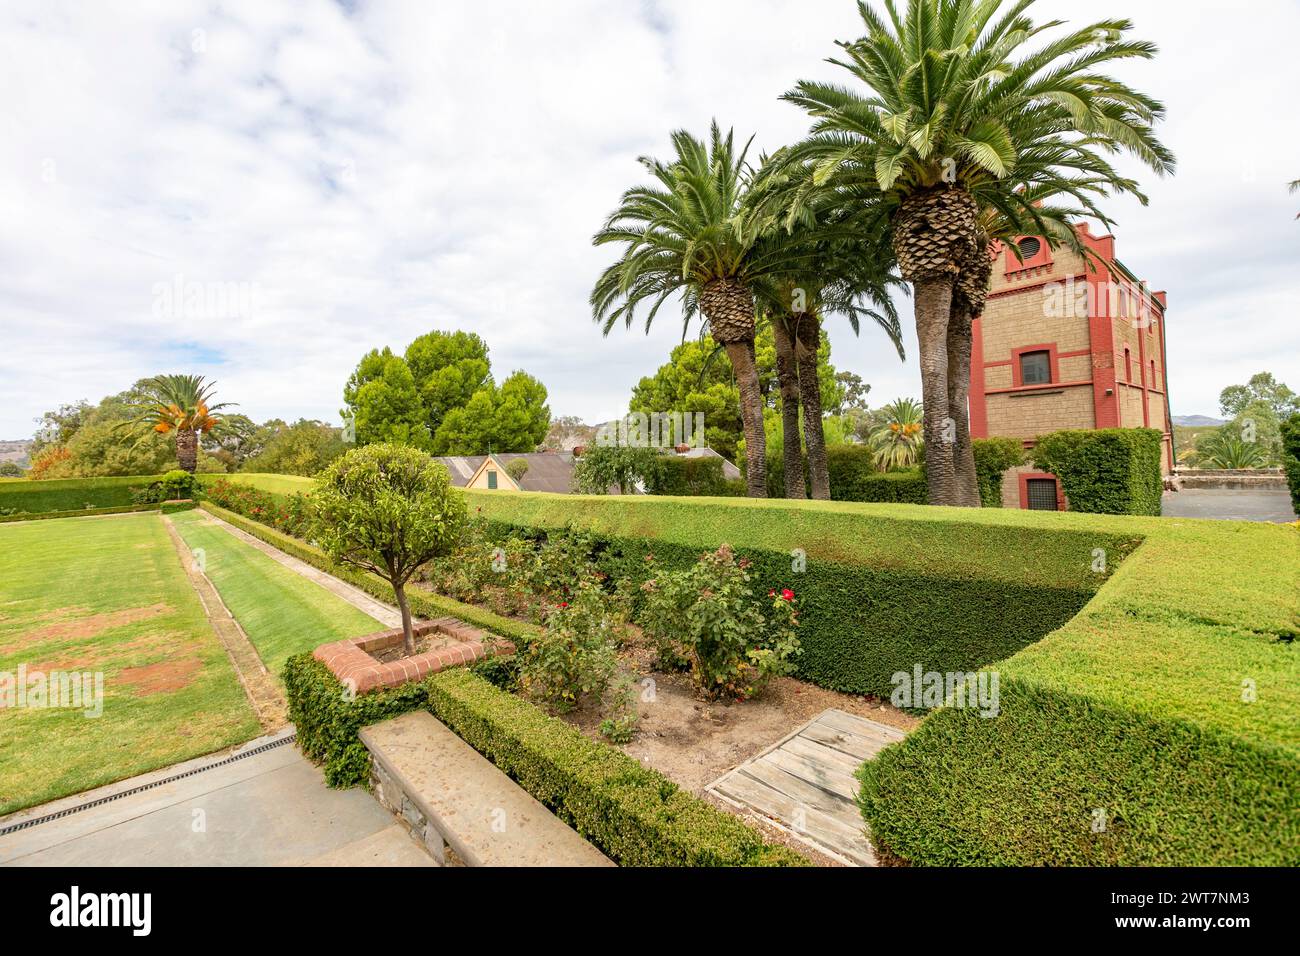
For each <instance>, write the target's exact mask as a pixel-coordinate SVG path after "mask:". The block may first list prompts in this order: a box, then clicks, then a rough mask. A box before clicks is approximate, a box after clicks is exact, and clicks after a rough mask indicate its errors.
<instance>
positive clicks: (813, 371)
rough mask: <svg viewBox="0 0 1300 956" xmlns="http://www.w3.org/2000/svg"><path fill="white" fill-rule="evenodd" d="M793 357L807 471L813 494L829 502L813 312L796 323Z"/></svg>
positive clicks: (817, 332)
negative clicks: (796, 369)
mask: <svg viewBox="0 0 1300 956" xmlns="http://www.w3.org/2000/svg"><path fill="white" fill-rule="evenodd" d="M795 339H796V345H795V356H796V359H797V361H798V366H799V399H800V401H801V402H802V404H803V439H804V444H805V446H807V448H808V473H809V477H810V479H811V484H812V496H813V498H814V499H815V500H817V501H830V499H831V477H830V469H829V467H828V465H827V462H826V436H825V434H824V433H823V431H822V384H821V379H819V378H818V377H817V350H818V349H819V348H821V339H822V329H821V321H820V320H819V319H818V318H817V316H815V315H813V314H812V313H804V314H803V315H802V316H800V321H799V324H798V325H796V326H795Z"/></svg>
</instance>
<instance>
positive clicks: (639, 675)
mask: <svg viewBox="0 0 1300 956" xmlns="http://www.w3.org/2000/svg"><path fill="white" fill-rule="evenodd" d="M641 656H642V655H640V654H638V653H637V652H636V651H631V652H630V653H628V654H625V655H624V669H625V672H626V674H627V675H628V676H629V677H631V678H632V680H633V681H634V682H635V686H636V691H637V711H638V713H639V714H640V721H639V723H638V727H637V735H636V737H635V738H634V739H633V740H632V742H631V743H628V744H625V745H624V746H623V747H622V748H621V749H622V750H623V751H624V752H625V753H627V754H629V755H630V756H633V757H635V758H637V759H638V760H640V761H641V762H642V763H643V764H645V765H646V766H648V767H653V768H654V769H655V770H658V771H659V772H660V773H662V774H663V775H664V776H666V777H668V779H670V780H672V781H673V782H674V783H676V784H677V785H678V786H680V787H682V788H684V789H687V790H690V791H692V792H694V793H700V792H701V791H702V790H703V789H704V787H706V786H708V784H710V783H712V782H713V781H714V780H716V779H717V778H718V777H720V776H722V774H724V773H725V772H726V771H728V770H731V769H732V768H733V767H736V766H738V765H740V764H742V763H744V762H745V761H746V760H748V759H750V758H751V757H754V756H756V755H758V754H759V753H761V752H762V751H764V750H765V749H767V748H768V747H770V746H772V745H773V744H775V743H777V742H778V741H780V740H782V739H783V738H784V737H786V736H787V735H789V734H791V733H793V732H794V731H795V730H797V729H798V728H799V727H801V726H802V725H803V724H805V723H807V722H808V721H810V720H812V719H813V718H814V717H816V716H817V715H818V714H820V713H821V712H822V711H823V710H826V709H828V708H835V709H837V710H842V711H845V712H846V713H850V714H856V715H858V716H860V717H866V718H867V719H869V720H876V721H879V722H880V723H882V724H888V725H889V726H891V727H898V728H900V729H902V730H911V729H912V728H913V727H915V726H916V725H917V724H918V723H919V720H918V719H917V718H915V717H912V716H910V715H908V714H906V713H904V712H902V711H900V710H898V709H897V708H895V707H893V706H891V705H890V704H889V703H888V702H886V701H881V700H878V699H876V698H874V697H862V696H858V695H854V694H841V693H839V692H838V691H833V690H827V689H825V688H824V687H818V686H816V685H815V684H809V683H807V682H805V681H801V680H796V679H795V678H793V677H778V678H776V679H775V680H773V681H772V682H771V683H770V684H768V686H767V687H766V688H764V690H763V693H762V694H761V695H759V696H758V697H757V698H755V699H754V700H747V701H741V702H738V703H725V702H720V701H707V700H702V699H701V698H699V697H698V696H697V695H696V692H695V688H694V685H693V684H691V682H690V679H689V678H688V677H687V676H686V675H683V674H663V673H658V672H654V671H652V670H651V669H650V668H648V667H645V666H643V665H640V666H639V665H638V664H637V661H636V658H637V657H641ZM603 716H604V714H603V713H602V712H601V709H600V708H599V707H598V706H595V705H594V704H593V705H589V706H586V707H583V708H580V709H579V710H576V711H574V712H573V713H571V714H568V715H567V716H566V717H565V719H566V720H567V721H569V723H571V724H573V725H574V726H576V727H577V728H578V729H580V730H581V731H582V732H583V733H585V734H587V736H589V737H592V738H595V739H600V740H603V739H604V738H603V737H601V736H600V731H599V729H598V728H599V726H600V722H601V719H602V717H603Z"/></svg>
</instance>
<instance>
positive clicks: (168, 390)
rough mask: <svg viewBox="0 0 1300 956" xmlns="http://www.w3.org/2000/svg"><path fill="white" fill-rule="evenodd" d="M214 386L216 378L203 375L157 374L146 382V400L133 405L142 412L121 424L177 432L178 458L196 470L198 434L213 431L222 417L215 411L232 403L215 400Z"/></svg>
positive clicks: (184, 465)
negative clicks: (204, 379) (213, 400)
mask: <svg viewBox="0 0 1300 956" xmlns="http://www.w3.org/2000/svg"><path fill="white" fill-rule="evenodd" d="M215 387H216V383H215V382H209V383H205V382H204V381H203V376H202V375H155V376H154V377H153V378H150V379H146V380H145V381H144V383H143V388H144V395H143V400H142V401H139V402H135V403H133V404H132V405H131V407H132V408H134V409H136V410H137V411H138V412H139V414H138V415H137V416H136V417H135V418H133V419H131V420H130V421H127V422H122V423H121V425H119V426H118V427H119V428H134V429H148V430H152V431H155V432H157V433H158V434H160V435H166V434H168V433H175V435H176V460H177V461H178V462H179V463H180V466H181V468H182V469H183V470H185V471H188V472H189V473H190V474H194V469H195V468H196V467H197V466H198V455H199V435H200V434H206V433H207V432H210V431H211V430H212V429H213V428H214V427H215V426H216V424H217V423H218V422H219V421H220V417H219V416H218V415H216V414H215V413H216V412H217V411H219V410H221V409H223V408H229V407H230V406H231V404H232V403H230V402H223V403H221V404H219V405H214V404H212V390H213V388H215ZM147 434H148V431H147V430H146V431H145V432H144V435H147ZM144 435H141V439H143V438H144Z"/></svg>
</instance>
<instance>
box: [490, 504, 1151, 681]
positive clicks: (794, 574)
mask: <svg viewBox="0 0 1300 956" xmlns="http://www.w3.org/2000/svg"><path fill="white" fill-rule="evenodd" d="M467 496H468V497H469V498H470V502H471V506H472V507H480V508H481V509H482V513H483V516H484V517H485V518H486V519H488V522H489V528H490V531H491V533H492V534H494V535H496V536H504V535H506V534H510V533H512V532H516V531H518V532H521V533H526V534H535V533H537V532H538V531H541V532H546V531H561V530H565V529H568V528H573V529H578V530H582V531H586V532H590V533H591V534H592V535H593V536H594V538H595V542H596V544H595V551H596V554H597V560H598V562H599V563H600V565H601V567H602V570H604V571H605V572H606V573H608V574H610V575H611V576H612V577H613V578H614V579H616V580H617V579H619V578H622V577H629V578H631V579H632V580H633V581H634V582H637V583H639V582H641V581H644V580H645V579H646V578H647V577H648V575H649V571H648V570H647V563H646V561H645V558H646V556H647V555H650V554H653V555H654V557H655V565H656V566H657V567H667V568H685V567H688V566H690V565H691V564H693V563H694V562H695V561H696V560H697V559H698V558H699V555H700V554H701V553H702V552H704V551H705V550H711V549H715V548H717V547H718V545H719V544H721V543H724V542H725V543H728V544H730V545H732V546H733V547H734V548H735V549H736V550H737V552H738V553H739V554H740V555H742V556H743V557H745V558H747V559H749V560H750V561H751V562H752V565H751V568H750V570H751V573H752V574H753V575H754V579H755V591H756V593H758V594H760V595H765V594H766V593H767V592H768V590H769V589H773V588H775V589H781V588H785V587H789V588H792V589H793V590H794V591H795V593H796V595H797V598H798V601H799V610H800V628H799V639H800V642H801V644H802V645H803V654H802V655H801V656H800V657H799V659H798V668H799V676H801V677H803V678H805V679H806V680H810V681H813V682H815V683H818V684H821V685H823V686H826V687H830V688H834V689H836V690H844V691H849V692H852V693H873V694H880V695H883V696H888V694H889V692H890V690H891V689H892V687H893V684H892V677H893V675H894V674H895V673H896V672H898V671H904V670H905V671H910V670H911V669H912V667H913V665H914V664H916V663H917V662H920V663H922V664H924V665H925V669H927V670H971V669H974V668H977V667H980V666H982V665H984V664H987V663H990V662H992V661H996V660H1001V659H1002V658H1005V657H1008V656H1010V655H1011V654H1013V653H1015V652H1016V651H1018V650H1020V649H1021V648H1022V647H1024V646H1026V645H1027V644H1030V643H1032V642H1034V641H1036V640H1038V639H1039V638H1041V637H1042V636H1043V635H1044V634H1047V633H1049V632H1050V631H1052V630H1054V629H1055V628H1057V627H1059V626H1060V625H1061V624H1063V623H1064V622H1065V621H1067V620H1068V619H1069V618H1070V617H1072V616H1073V615H1074V614H1075V613H1077V612H1078V610H1079V609H1080V608H1081V607H1083V605H1084V604H1085V603H1086V602H1087V600H1088V599H1089V598H1090V597H1091V596H1092V594H1093V593H1094V592H1095V590H1096V589H1097V588H1098V587H1100V586H1101V584H1102V582H1103V581H1104V580H1105V578H1106V573H1109V571H1107V572H1106V573H1101V574H1098V573H1095V572H1094V571H1092V569H1091V562H1092V553H1093V550H1094V549H1095V548H1097V547H1102V548H1106V549H1107V551H1108V553H1109V554H1110V555H1111V556H1112V561H1113V562H1115V563H1118V562H1119V561H1120V560H1122V558H1123V557H1124V555H1126V554H1127V553H1128V552H1129V551H1131V550H1132V548H1133V547H1134V546H1135V545H1136V543H1137V539H1135V538H1133V537H1131V536H1128V537H1126V536H1124V535H1116V534H1113V533H1094V532H1081V531H1080V530H1078V529H1065V528H1043V529H1040V530H1038V531H1037V532H1036V533H1034V534H1032V535H1027V534H1025V533H1024V531H1023V530H1021V529H1018V528H1014V527H997V526H981V525H978V524H973V523H971V522H969V521H967V520H964V519H963V515H965V514H966V513H967V509H963V510H954V509H934V508H930V507H928V506H920V507H915V508H911V509H909V514H908V515H907V517H906V518H901V519H900V518H899V517H895V515H896V514H897V512H894V511H893V510H891V509H892V508H895V507H900V506H884V505H877V506H863V505H857V504H848V503H834V502H786V501H766V502H762V501H754V500H751V499H739V500H738V499H700V498H651V497H594V498H588V497H580V496H556V495H531V494H518V493H516V494H510V495H493V494H492V493H490V492H474V491H471V492H467ZM868 507H873V508H874V509H875V510H874V511H864V510H862V509H864V508H868ZM797 550H798V551H802V552H803V553H804V554H805V555H806V567H805V569H804V570H802V571H798V570H795V566H796V563H797V561H798V558H797V554H796V553H795V552H796V551H797ZM1113 566H1114V565H1113V564H1112V566H1111V569H1113Z"/></svg>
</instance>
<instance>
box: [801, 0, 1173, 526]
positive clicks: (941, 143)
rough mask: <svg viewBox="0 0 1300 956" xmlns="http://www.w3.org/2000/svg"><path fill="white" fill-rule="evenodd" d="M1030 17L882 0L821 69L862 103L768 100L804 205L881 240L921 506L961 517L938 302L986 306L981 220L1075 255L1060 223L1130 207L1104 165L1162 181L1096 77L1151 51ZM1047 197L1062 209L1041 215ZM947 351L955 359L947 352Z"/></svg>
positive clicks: (813, 93)
mask: <svg viewBox="0 0 1300 956" xmlns="http://www.w3.org/2000/svg"><path fill="white" fill-rule="evenodd" d="M1032 2H1033V0H913V2H911V3H909V4H908V6H907V9H906V11H905V12H904V13H900V12H899V10H898V9H897V7H896V5H895V3H894V2H893V0H886V3H885V8H886V13H887V17H882V16H881V15H879V14H878V13H877V12H876V11H875V10H873V9H872V8H871V7H869V6H867V5H866V4H865V3H863V4H859V7H858V9H859V12H860V14H861V16H862V19H863V22H864V25H865V29H866V35H865V36H864V37H862V38H861V39H859V40H856V41H853V42H847V43H840V47H841V49H842V50H843V56H844V58H843V59H842V60H836V61H834V62H836V63H837V64H838V65H839V66H842V67H843V68H845V69H846V70H847V71H848V72H849V73H850V74H851V75H852V76H853V78H854V79H855V80H856V81H857V82H858V83H859V84H861V87H862V89H861V90H858V89H850V88H847V87H844V86H839V85H835V84H828V83H819V82H810V81H804V82H800V83H799V84H798V85H797V86H796V87H795V89H794V90H792V91H791V92H789V93H787V94H786V95H785V97H784V98H785V99H787V100H789V101H790V102H793V103H796V104H797V105H799V106H802V107H803V108H804V109H806V110H807V111H808V112H809V113H810V114H811V115H812V116H813V117H814V126H813V129H812V133H811V136H810V138H809V139H808V140H807V141H806V142H805V143H803V144H800V145H799V146H797V147H795V148H794V149H793V150H792V151H791V156H792V158H793V159H795V160H797V161H798V162H799V163H801V164H803V165H805V166H806V167H807V168H809V169H810V170H811V171H812V172H811V175H810V177H809V180H808V188H809V193H810V194H813V193H816V192H817V191H819V190H822V189H831V190H836V191H837V192H838V193H839V194H840V195H842V196H844V197H846V201H847V202H849V203H850V204H852V205H854V206H856V207H857V208H858V209H859V210H860V211H861V212H862V213H863V214H864V218H863V219H861V220H860V221H861V222H862V227H863V228H864V229H865V230H867V232H868V234H879V233H882V232H886V231H887V232H888V234H889V236H890V238H891V244H892V251H893V255H894V258H895V259H896V261H897V263H898V266H899V269H900V271H901V274H902V277H903V279H904V280H905V281H907V282H909V283H911V285H912V287H913V290H914V301H915V316H916V326H917V336H918V339H919V343H920V353H921V355H920V359H921V379H922V390H923V402H924V407H925V423H924V433H925V439H926V443H927V446H928V449H929V450H928V452H927V454H928V456H929V458H928V462H927V480H928V482H929V500H930V501H931V502H932V503H934V504H961V503H970V502H971V499H970V494H971V492H972V491H973V492H974V494H975V500H978V488H977V487H974V486H973V485H972V487H971V488H967V487H965V486H964V485H963V484H961V483H959V478H958V470H957V469H958V463H957V460H956V456H955V454H954V448H953V447H952V445H951V444H950V443H948V442H945V441H944V440H943V438H944V432H945V418H948V417H950V416H952V414H953V411H954V409H953V405H952V403H951V402H950V400H949V383H950V375H949V369H948V363H947V360H946V356H947V354H948V338H949V335H948V331H949V330H948V326H949V324H950V322H951V321H952V316H953V304H954V298H958V299H960V298H969V297H970V296H974V297H975V298H979V297H980V296H982V295H984V294H986V293H987V277H986V276H985V275H984V270H985V266H986V262H985V260H986V259H987V255H988V240H989V238H991V237H990V236H989V235H988V233H987V232H986V231H985V230H984V228H983V223H982V216H983V214H984V213H985V211H987V210H995V211H996V212H997V214H998V216H999V217H1001V220H1002V221H1003V223H1004V224H1005V226H1006V228H1008V229H1014V230H1015V231H1017V232H1020V233H1023V234H1027V235H1042V236H1045V237H1046V238H1047V240H1048V242H1049V243H1051V244H1053V245H1056V244H1059V243H1062V242H1065V243H1069V244H1071V245H1073V246H1075V247H1076V248H1079V249H1082V245H1081V242H1080V240H1078V238H1077V236H1076V235H1075V233H1074V230H1073V229H1071V228H1069V227H1068V221H1069V219H1070V217H1071V216H1072V215H1075V216H1078V215H1088V216H1091V217H1093V218H1095V219H1097V220H1099V221H1101V222H1102V223H1103V224H1104V225H1109V220H1108V219H1107V217H1106V216H1105V214H1104V213H1103V212H1102V210H1101V209H1100V208H1099V206H1098V204H1097V200H1098V198H1099V197H1105V196H1107V195H1110V194H1112V193H1129V194H1132V195H1134V196H1136V197H1137V198H1139V199H1140V200H1142V201H1145V197H1144V196H1142V194H1141V192H1140V190H1139V188H1138V186H1137V183H1136V182H1135V181H1133V180H1131V179H1128V178H1126V177H1124V176H1122V175H1120V174H1119V173H1118V172H1117V171H1116V170H1115V169H1114V168H1113V167H1112V166H1111V165H1110V164H1109V163H1108V161H1107V159H1106V154H1108V153H1118V152H1127V153H1130V154H1132V155H1134V156H1136V157H1137V158H1138V159H1139V160H1140V161H1142V162H1143V163H1145V164H1146V165H1147V166H1149V167H1150V168H1152V169H1153V170H1155V171H1156V172H1157V174H1163V173H1166V172H1172V170H1173V167H1174V160H1173V156H1172V154H1171V153H1170V152H1169V151H1168V150H1167V149H1165V147H1164V146H1162V145H1161V144H1160V142H1159V141H1158V139H1157V138H1156V136H1155V133H1154V125H1155V123H1156V122H1157V121H1158V120H1159V119H1160V118H1161V117H1162V116H1163V114H1164V108H1163V107H1162V106H1161V104H1160V103H1158V102H1157V101H1155V100H1154V99H1152V98H1150V97H1149V96H1146V95H1144V94H1142V93H1139V92H1136V91H1135V90H1133V89H1131V88H1130V87H1128V86H1127V85H1125V84H1124V83H1122V82H1120V81H1119V80H1117V79H1115V78H1114V77H1111V76H1107V75H1105V74H1104V73H1101V72H1099V71H1098V70H1097V68H1098V67H1102V66H1104V65H1107V64H1110V63H1115V62H1119V61H1121V60H1126V59H1134V58H1137V59H1149V58H1150V57H1152V56H1153V55H1154V54H1155V47H1154V45H1152V44H1150V43H1144V42H1138V41H1131V40H1127V39H1126V38H1125V36H1124V34H1125V33H1127V32H1128V30H1129V29H1131V24H1130V22H1129V21H1127V20H1119V19H1115V20H1103V21H1100V22H1098V23H1094V24H1091V25H1088V26H1085V27H1082V28H1080V29H1075V30H1067V31H1065V32H1064V33H1063V34H1061V35H1056V36H1052V35H1050V34H1049V32H1048V31H1050V30H1052V29H1053V28H1056V27H1058V26H1061V24H1060V23H1059V22H1051V23H1047V24H1043V25H1037V24H1035V23H1034V22H1033V21H1032V20H1031V19H1030V18H1029V17H1028V16H1026V15H1025V10H1026V9H1027V8H1028V7H1029V6H1030V5H1031V4H1032ZM1057 197H1065V198H1066V199H1067V201H1072V202H1074V203H1076V204H1077V207H1075V208H1065V207H1060V206H1055V205H1050V204H1049V201H1053V202H1054V201H1055V200H1056V198H1057ZM797 209H798V206H797V205H796V206H795V207H792V210H793V211H797ZM873 220H874V222H875V223H876V225H875V227H874V228H873V227H872V226H871V222H872V221H873ZM967 293H969V294H970V296H968V295H967ZM973 304H974V305H978V304H979V303H973ZM960 311H961V312H962V313H970V311H971V308H970V307H969V306H967V307H963V308H961V309H960ZM961 321H964V320H962V319H959V323H960V322H961ZM954 346H955V348H956V350H957V351H958V353H960V352H961V351H962V349H963V348H964V345H963V344H962V342H961V341H960V336H959V337H958V341H957V342H955V343H954ZM967 484H970V483H969V482H968V483H967Z"/></svg>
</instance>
